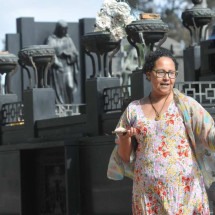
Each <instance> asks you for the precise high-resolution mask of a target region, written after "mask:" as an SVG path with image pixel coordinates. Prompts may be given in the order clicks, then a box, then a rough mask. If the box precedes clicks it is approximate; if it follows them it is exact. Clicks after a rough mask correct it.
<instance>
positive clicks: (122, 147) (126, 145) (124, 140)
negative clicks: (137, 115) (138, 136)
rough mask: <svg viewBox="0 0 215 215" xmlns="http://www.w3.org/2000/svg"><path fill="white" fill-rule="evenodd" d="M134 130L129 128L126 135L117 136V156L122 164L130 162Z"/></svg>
mask: <svg viewBox="0 0 215 215" xmlns="http://www.w3.org/2000/svg"><path fill="white" fill-rule="evenodd" d="M135 132H136V129H135V128H133V127H131V128H130V129H129V130H127V133H125V134H123V133H120V134H118V135H117V139H116V143H117V144H118V154H119V156H120V157H121V159H122V160H123V161H124V162H130V156H131V152H132V142H131V137H132V136H134V135H135Z"/></svg>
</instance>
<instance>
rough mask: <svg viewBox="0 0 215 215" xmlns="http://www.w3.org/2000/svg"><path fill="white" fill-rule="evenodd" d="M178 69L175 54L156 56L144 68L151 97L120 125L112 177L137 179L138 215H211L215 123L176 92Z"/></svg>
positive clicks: (130, 111) (135, 106) (130, 109)
mask: <svg viewBox="0 0 215 215" xmlns="http://www.w3.org/2000/svg"><path fill="white" fill-rule="evenodd" d="M177 66H178V65H177V62H176V60H175V58H174V57H173V56H172V54H171V52H170V51H168V50H166V49H158V50H156V51H155V52H151V53H150V54H149V55H148V56H147V58H146V60H145V64H144V68H143V72H144V73H145V74H146V78H147V79H148V80H149V81H150V83H151V92H150V94H149V95H148V96H147V97H145V98H143V99H140V100H136V101H133V102H131V103H130V104H129V105H128V107H127V109H126V110H125V112H124V113H123V115H122V116H121V118H120V120H119V123H118V125H117V129H116V132H117V138H116V143H117V146H116V147H115V149H114V151H113V153H112V155H111V158H110V163H109V167H108V177H109V178H110V179H114V180H118V179H122V178H123V176H128V177H131V178H133V196H132V211H133V214H134V215H145V214H146V215H148V214H159V215H179V214H183V215H194V214H203V215H209V214H210V211H209V204H208V197H207V193H206V186H210V184H211V183H212V181H213V178H212V176H211V172H207V168H205V167H207V166H205V162H206V159H208V158H207V157H206V154H205V153H204V152H206V151H205V150H206V149H210V150H214V132H215V128H214V121H213V119H212V117H211V116H210V115H209V114H208V112H206V110H205V109H204V108H203V107H202V106H201V105H200V104H199V103H198V102H196V101H195V100H194V99H192V98H191V97H188V96H185V95H183V94H182V93H180V92H179V91H178V90H176V89H173V87H174V84H175V80H176V76H177ZM125 129H126V130H125ZM132 136H134V137H135V139H136V141H137V143H138V146H137V149H136V150H135V151H134V150H133V145H132V141H131V137H132ZM208 154H209V153H208ZM134 158H135V159H134ZM212 158H213V157H212V156H210V157H209V159H212ZM209 159H208V160H209ZM203 161H204V162H203ZM212 161H213V160H212Z"/></svg>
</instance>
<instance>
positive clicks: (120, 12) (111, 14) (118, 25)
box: [94, 0, 135, 41]
mask: <svg viewBox="0 0 215 215" xmlns="http://www.w3.org/2000/svg"><path fill="white" fill-rule="evenodd" d="M134 20H135V18H134V17H133V16H132V15H131V8H130V6H129V5H128V4H127V3H125V2H120V1H119V2H118V1H117V0H104V2H103V4H102V7H101V10H100V12H98V14H97V16H96V23H95V29H94V32H96V31H109V32H110V36H111V39H112V40H113V41H119V40H121V39H122V38H124V37H125V36H126V32H125V26H126V25H128V24H130V23H131V22H132V21H134Z"/></svg>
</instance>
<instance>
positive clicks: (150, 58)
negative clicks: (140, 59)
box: [143, 48, 178, 73]
mask: <svg viewBox="0 0 215 215" xmlns="http://www.w3.org/2000/svg"><path fill="white" fill-rule="evenodd" d="M160 57H169V58H171V59H172V60H173V62H174V64H175V68H176V70H177V69H178V63H177V61H176V59H175V57H174V56H173V54H172V52H171V51H170V50H168V49H165V48H159V49H157V50H155V51H151V52H150V53H149V54H148V55H147V56H146V58H145V62H144V65H143V73H146V72H151V71H152V70H153V68H154V66H155V62H156V61H157V60H158V59H159V58H160Z"/></svg>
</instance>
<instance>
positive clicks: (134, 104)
mask: <svg viewBox="0 0 215 215" xmlns="http://www.w3.org/2000/svg"><path fill="white" fill-rule="evenodd" d="M141 101H142V99H137V100H133V101H131V102H130V103H129V104H128V108H135V107H138V106H140V105H141Z"/></svg>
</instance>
